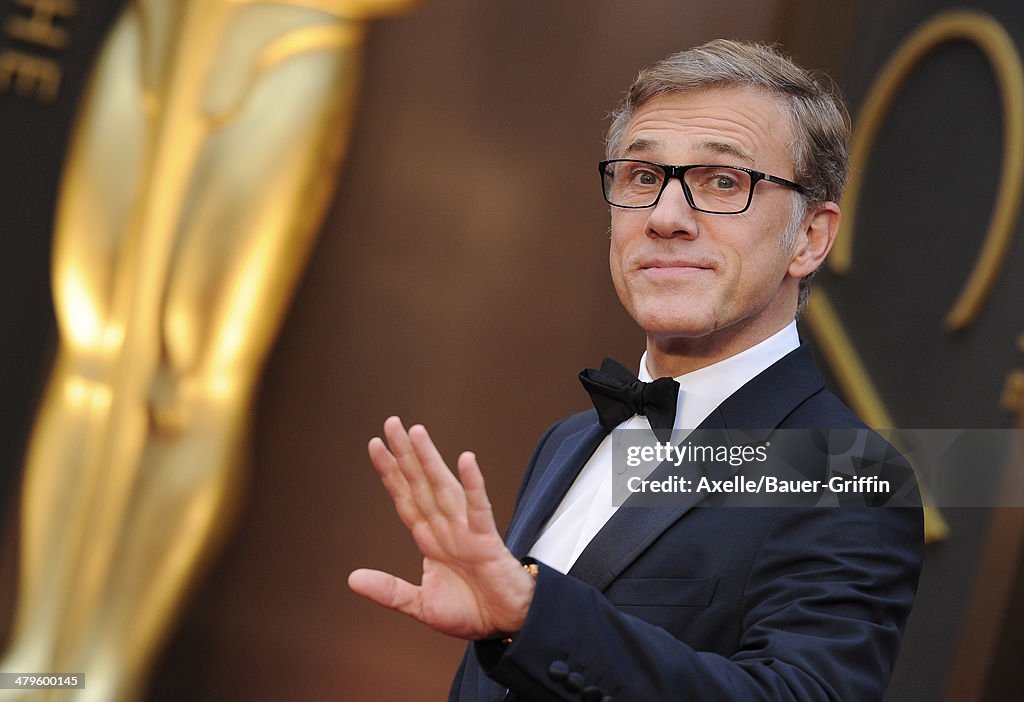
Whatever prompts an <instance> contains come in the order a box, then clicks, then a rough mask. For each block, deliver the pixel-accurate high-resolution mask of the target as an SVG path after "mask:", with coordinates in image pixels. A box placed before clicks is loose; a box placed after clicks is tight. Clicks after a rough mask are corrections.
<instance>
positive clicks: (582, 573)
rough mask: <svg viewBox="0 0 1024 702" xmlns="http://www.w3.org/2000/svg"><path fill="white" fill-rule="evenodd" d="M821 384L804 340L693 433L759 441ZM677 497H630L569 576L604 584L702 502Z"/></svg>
mask: <svg viewBox="0 0 1024 702" xmlns="http://www.w3.org/2000/svg"><path fill="white" fill-rule="evenodd" d="M823 387H824V382H823V380H822V378H821V375H820V374H819V373H818V371H817V369H816V368H815V367H814V362H813V361H812V360H811V355H810V350H809V349H808V348H807V345H806V344H803V345H801V346H800V347H799V348H797V349H795V350H794V351H792V352H791V353H789V354H787V355H786V356H784V357H783V358H781V359H780V360H779V361H777V362H776V363H775V364H773V365H772V366H770V367H769V368H767V369H766V370H765V371H764V372H762V373H761V374H760V375H758V376H757V377H755V378H753V379H752V380H751V381H750V382H748V383H747V384H746V385H744V386H743V387H741V388H740V389H739V390H737V391H736V392H735V393H733V394H732V395H731V396H730V397H728V398H727V399H726V400H725V402H723V403H722V404H721V405H720V406H719V407H718V408H717V409H716V410H715V411H714V412H712V413H711V414H710V415H709V416H708V418H707V419H706V420H704V422H702V423H701V425H700V427H698V428H697V432H706V431H713V432H716V433H715V434H714V435H716V436H719V437H725V438H726V440H727V441H728V443H730V444H746V443H751V442H756V441H759V440H760V439H762V438H764V437H765V436H766V435H767V434H769V433H770V432H771V431H772V430H773V429H775V428H776V427H777V426H778V425H779V424H780V423H781V422H782V421H783V420H784V419H785V418H786V416H787V415H789V414H790V413H791V412H792V411H793V410H794V409H795V408H796V407H797V406H798V405H799V404H800V403H802V402H803V401H804V400H806V399H807V398H808V397H810V396H811V395H813V394H814V393H816V392H818V391H819V390H821V389H822V388H823ZM740 430H742V431H740ZM581 465H582V464H581ZM577 470H578V468H577ZM737 470H738V467H737V468H735V469H732V470H722V469H718V470H715V471H713V473H714V474H712V471H710V470H707V469H705V467H704V466H703V465H700V464H698V463H693V462H691V463H689V464H683V465H681V466H679V467H676V466H674V465H672V464H671V463H663V464H662V465H660V466H659V467H658V468H656V469H655V471H654V472H653V473H651V475H650V479H652V480H658V479H659V478H663V477H667V476H669V475H681V476H682V477H684V478H686V479H688V480H694V481H695V482H693V483H692V484H693V485H696V484H697V483H696V480H699V478H700V476H701V475H708V477H709V478H712V479H714V480H722V479H725V478H728V477H731V475H732V474H735V473H736V471H737ZM563 493H564V490H563ZM678 498H679V499H678V500H673V503H672V505H671V506H668V507H660V506H658V507H653V506H642V505H641V506H637V505H638V504H639V503H641V501H642V499H643V498H642V496H641V495H639V494H635V495H631V496H630V497H629V498H627V499H626V501H625V502H624V503H623V504H622V506H621V507H620V508H619V509H618V510H616V512H615V514H614V515H612V518H611V519H609V520H608V522H607V523H606V524H605V525H604V526H603V527H602V528H601V530H600V531H599V532H598V533H597V534H596V535H595V536H594V538H593V539H592V540H591V541H590V543H589V544H588V545H587V547H586V549H584V551H583V553H581V554H580V557H579V558H578V559H576V563H575V564H574V565H573V567H572V569H571V570H570V571H569V574H570V575H572V576H575V577H577V578H579V579H580V580H583V581H584V582H587V583H589V584H591V585H593V586H594V587H596V588H597V589H598V590H604V589H605V588H607V587H608V586H609V585H610V584H611V583H612V581H614V580H615V578H617V577H618V576H619V574H620V573H622V571H623V570H625V569H626V568H627V567H628V566H629V564H630V563H632V562H633V561H634V560H636V558H637V557H638V556H640V554H642V553H643V552H644V550H646V549H647V547H649V546H650V545H651V544H652V543H653V542H654V541H655V540H656V539H657V538H658V537H659V536H661V534H662V533H663V532H664V531H665V530H666V529H668V528H669V527H670V526H672V524H674V523H675V522H677V521H678V520H679V519H681V518H682V517H683V515H685V514H686V513H687V512H689V511H690V510H691V509H692V508H693V506H694V505H695V504H697V503H698V502H700V501H701V500H702V499H703V498H704V494H703V493H698V492H696V491H694V492H690V493H680V494H678ZM559 499H561V497H559ZM631 502H632V503H633V504H632V505H631V504H630V503H631ZM556 504H557V503H556ZM513 553H515V551H514V550H513Z"/></svg>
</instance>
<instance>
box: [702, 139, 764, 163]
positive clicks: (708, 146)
mask: <svg viewBox="0 0 1024 702" xmlns="http://www.w3.org/2000/svg"><path fill="white" fill-rule="evenodd" d="M697 150H698V151H707V152H710V153H713V154H715V155H716V156H732V157H734V158H738V159H740V160H741V161H744V162H745V163H747V164H748V165H751V166H753V165H755V161H754V157H753V156H751V155H750V154H749V153H747V152H746V151H744V150H743V149H741V148H740V147H739V146H736V145H735V144H730V143H729V142H727V141H705V142H704V143H702V144H699V145H698V146H697ZM722 165H726V164H722Z"/></svg>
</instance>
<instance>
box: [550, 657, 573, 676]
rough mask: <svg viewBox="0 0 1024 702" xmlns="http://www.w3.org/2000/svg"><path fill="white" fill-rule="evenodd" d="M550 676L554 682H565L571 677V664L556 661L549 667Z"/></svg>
mask: <svg viewBox="0 0 1024 702" xmlns="http://www.w3.org/2000/svg"><path fill="white" fill-rule="evenodd" d="M548 675H550V676H551V679H552V680H565V679H566V678H567V677H569V664H568V663H566V662H565V661H555V662H554V663H552V664H551V665H549V666H548Z"/></svg>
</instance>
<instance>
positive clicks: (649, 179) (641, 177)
mask: <svg viewBox="0 0 1024 702" xmlns="http://www.w3.org/2000/svg"><path fill="white" fill-rule="evenodd" d="M659 181H660V179H659V178H658V176H657V174H655V173H654V172H653V171H634V172H633V182H634V183H636V184H637V185H657V184H658V183H659Z"/></svg>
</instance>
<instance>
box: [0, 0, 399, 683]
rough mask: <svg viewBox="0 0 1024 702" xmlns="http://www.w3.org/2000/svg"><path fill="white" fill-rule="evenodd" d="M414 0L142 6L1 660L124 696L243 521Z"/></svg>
mask: <svg viewBox="0 0 1024 702" xmlns="http://www.w3.org/2000/svg"><path fill="white" fill-rule="evenodd" d="M415 4H417V0H136V1H135V2H130V3H129V4H128V6H127V8H126V9H125V11H124V13H123V15H122V16H121V17H120V18H119V20H118V22H117V24H116V25H115V27H114V29H113V31H112V33H111V34H110V36H109V37H108V38H107V40H106V43H105V45H104V48H103V50H102V54H101V56H100V60H99V62H98V64H97V66H96V68H95V71H94V74H93V75H92V78H91V82H90V86H89V89H88V91H87V93H86V96H85V99H84V102H83V104H82V106H81V111H80V114H79V116H78V120H77V123H76V126H75V131H74V134H73V138H72V144H71V147H70V151H69V154H68V160H67V163H66V165H65V172H64V177H63V183H62V189H61V193H60V200H59V209H58V216H57V224H56V232H55V241H54V255H53V268H52V284H53V296H54V304H55V308H56V312H57V321H58V329H59V337H60V342H59V343H60V346H59V350H58V356H57V359H56V364H55V367H54V369H53V372H52V376H51V378H50V381H49V385H48V388H47V391H46V395H45V397H44V399H43V403H42V406H41V408H40V410H39V414H38V417H37V419H36V423H35V427H34V429H33V434H32V437H31V440H30V443H29V448H28V454H27V458H26V467H25V474H24V493H23V496H22V505H21V509H22V529H21V536H22V543H21V551H20V553H21V557H20V572H19V582H18V601H17V605H16V613H15V623H14V630H13V634H12V639H11V645H10V648H9V650H8V651H7V653H6V655H5V657H4V658H3V660H2V661H0V671H4V672H24V673H84V674H85V689H84V690H81V689H75V690H59V691H50V692H46V691H31V692H28V691H24V692H21V691H10V690H7V691H3V692H2V693H0V694H2V695H3V696H2V699H31V700H33V701H38V700H43V699H46V700H54V699H74V700H76V701H78V700H102V701H104V702H107V701H109V700H124V699H132V698H137V697H138V696H139V695H141V694H142V692H143V691H144V689H145V688H144V686H145V682H146V677H147V675H148V672H149V668H150V667H151V665H152V662H153V658H154V656H155V654H156V653H157V652H158V651H159V649H160V645H161V643H163V641H164V639H165V637H166V634H167V632H168V629H169V627H170V625H171V623H172V622H173V619H174V616H175V614H176V612H177V611H178V610H179V609H180V606H181V604H182V601H183V599H184V596H185V593H186V591H187V588H188V586H189V585H190V584H191V583H192V582H194V580H195V579H196V576H197V573H198V572H199V570H200V569H201V566H202V565H203V563H204V562H205V561H208V560H209V558H210V556H211V553H212V552H213V551H214V550H215V548H216V544H217V542H218V537H221V536H223V532H224V530H225V527H226V525H227V524H228V523H229V521H230V516H231V514H232V512H233V507H235V506H236V504H237V501H238V500H237V493H238V487H239V478H240V475H241V466H242V463H243V456H244V446H245V438H246V427H247V418H248V412H249V406H250V402H251V399H252V395H253V389H254V386H255V383H256V380H257V376H258V373H259V370H260V367H261V365H262V363H263V360H264V359H265V357H266V355H267V351H268V349H269V346H270V344H271V342H272V340H273V338H274V336H275V334H276V332H277V330H278V328H279V327H280V323H281V320H282V317H283V314H284V311H285V308H286V306H287V303H288V300H289V298H290V296H291V293H292V290H293V288H294V286H295V283H296V280H297V279H298V276H299V274H300V272H301V270H302V268H303V265H304V262H305V261H306V258H307V256H308V255H309V252H310V249H311V247H312V243H313V240H314V237H315V235H316V232H317V229H318V225H319V224H320V222H321V218H322V215H323V212H324V210H325V207H326V204H327V200H328V196H329V195H330V193H331V191H332V188H333V185H334V182H335V174H336V173H337V171H338V166H339V164H340V162H341V160H342V157H343V155H344V151H345V144H346V138H347V133H348V130H349V126H350V124H351V119H352V113H353V107H354V104H355V90H356V87H357V85H358V82H359V75H360V65H359V63H360V53H361V48H362V44H363V38H364V35H365V29H366V22H367V20H368V19H369V18H371V17H372V16H377V15H382V14H386V13H394V12H399V11H403V10H406V9H408V8H410V7H411V6H413V5H415Z"/></svg>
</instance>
